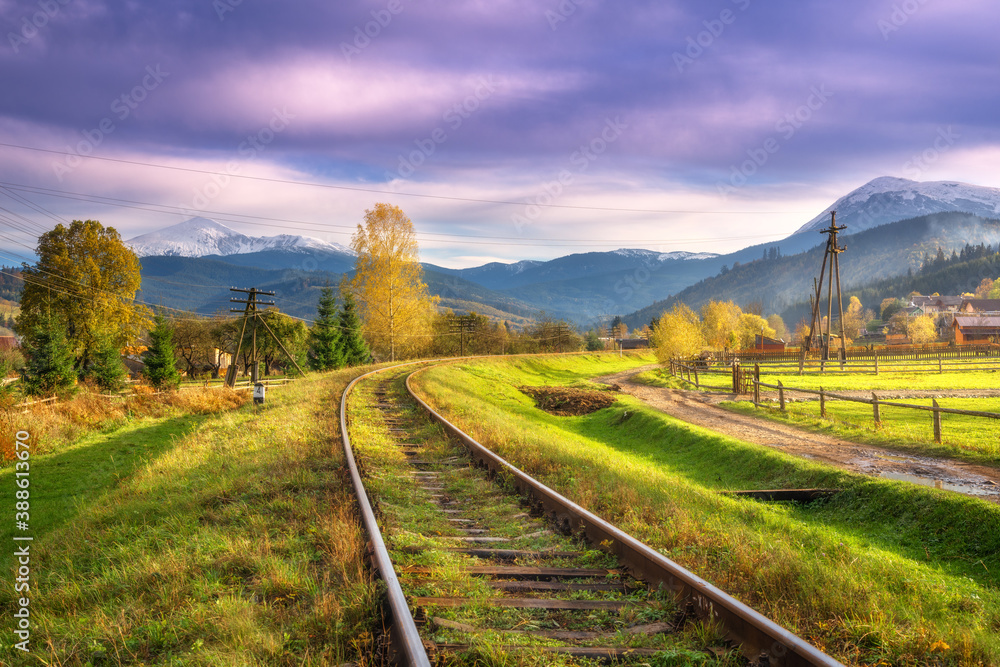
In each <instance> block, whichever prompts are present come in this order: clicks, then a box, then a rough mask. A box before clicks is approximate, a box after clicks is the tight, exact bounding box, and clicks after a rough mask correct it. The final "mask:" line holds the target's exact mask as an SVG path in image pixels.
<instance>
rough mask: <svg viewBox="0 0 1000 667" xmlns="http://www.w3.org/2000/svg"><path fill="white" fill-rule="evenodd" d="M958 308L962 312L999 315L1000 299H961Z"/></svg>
mask: <svg viewBox="0 0 1000 667" xmlns="http://www.w3.org/2000/svg"><path fill="white" fill-rule="evenodd" d="M959 310H960V311H961V312H963V313H981V314H986V313H988V314H996V315H1000V299H962V305H961V307H960V309H959Z"/></svg>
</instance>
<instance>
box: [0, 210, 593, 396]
mask: <svg viewBox="0 0 1000 667" xmlns="http://www.w3.org/2000/svg"><path fill="white" fill-rule="evenodd" d="M351 245H352V248H353V249H354V250H355V251H356V252H357V262H356V266H355V271H354V272H353V275H351V276H345V277H344V279H343V280H341V282H340V284H339V286H338V287H336V288H335V287H333V286H331V285H329V284H328V285H326V286H325V287H324V288H322V289H321V290H320V295H319V303H318V306H317V313H316V318H315V321H314V322H312V324H311V326H310V325H307V323H306V322H304V321H302V320H301V319H297V318H293V317H290V316H288V315H286V314H284V313H281V312H280V311H279V310H278V309H276V308H268V309H266V310H262V311H259V312H257V313H255V315H254V317H253V318H251V321H250V322H249V323H244V321H243V319H242V318H236V317H232V316H230V315H223V314H219V315H216V316H210V317H203V316H198V315H195V314H193V313H186V312H172V311H169V310H165V311H163V312H154V311H153V309H151V308H149V307H148V306H146V305H144V304H141V303H137V302H136V300H135V299H136V294H137V292H138V290H139V288H140V284H141V274H140V264H139V261H138V258H137V257H136V256H135V254H134V253H133V252H132V251H131V250H130V249H129V248H128V247H127V246H125V244H124V243H123V242H122V240H121V237H120V236H119V234H118V232H117V231H115V230H114V229H113V228H110V227H108V228H105V227H104V226H103V225H101V224H100V222H98V221H96V220H86V221H79V220H75V221H73V222H72V223H71V224H69V225H62V224H60V225H57V226H56V227H55V229H53V230H51V231H49V232H46V233H45V234H42V235H41V236H40V237H39V242H38V247H37V249H36V254H37V256H38V261H37V262H36V263H35V264H34V265H30V266H29V265H27V264H26V265H24V266H23V268H22V269H21V270H20V272H19V273H20V276H19V277H20V279H21V280H22V281H23V287H22V288H21V291H20V295H19V296H20V305H21V313H20V315H19V316H18V317H17V319H16V321H15V322H11V324H13V325H14V326H15V327H16V329H17V332H18V334H19V336H20V338H21V344H22V349H21V351H19V352H3V353H0V372H2V373H3V375H4V376H7V375H9V374H10V372H11V371H13V370H17V371H19V372H20V375H21V379H22V383H21V385H22V387H23V389H24V392H25V393H26V394H28V395H41V394H51V393H59V392H69V391H72V390H73V388H74V387H76V386H77V384H78V383H79V382H85V383H90V384H93V385H95V386H96V387H98V388H99V389H101V390H108V391H115V390H119V389H121V388H122V387H123V386H124V384H125V381H126V379H127V377H128V375H129V372H128V369H127V368H126V364H125V361H124V360H123V359H128V358H131V359H133V360H135V361H138V362H141V365H142V375H143V377H144V378H145V379H146V381H148V382H149V383H150V384H151V385H152V386H154V387H157V388H168V389H169V388H173V387H176V386H177V385H178V383H179V381H180V375H181V373H183V374H186V375H187V376H189V377H198V376H216V377H217V376H218V375H219V374H220V371H221V369H222V367H223V365H224V364H225V363H226V362H227V361H229V362H230V363H232V364H236V365H237V366H238V367H239V368H241V369H242V371H243V373H244V374H249V370H250V367H251V366H252V362H253V359H255V358H256V359H258V361H259V363H261V365H262V369H263V372H264V374H265V375H266V374H268V373H270V372H272V371H277V372H288V371H290V370H291V369H290V366H291V365H292V364H291V362H290V360H288V359H286V358H285V357H284V356H283V354H284V352H283V351H282V350H281V346H279V345H278V344H277V342H276V341H275V340H274V339H273V338H271V337H270V336H265V335H257V336H256V337H255V336H254V335H253V331H254V325H255V324H259V325H260V326H261V327H262V328H263V329H266V330H270V331H271V332H273V333H274V335H275V337H276V338H277V339H279V340H281V341H282V344H283V346H284V348H285V350H287V351H288V353H289V354H291V356H292V357H293V358H294V360H295V361H296V363H297V364H298V365H300V366H303V367H308V368H310V369H311V370H315V371H325V370H331V369H336V368H342V367H344V366H352V365H358V364H365V363H371V362H373V361H378V360H388V361H392V360H396V359H402V358H413V357H418V356H451V355H457V354H513V353H523V352H569V351H574V350H578V349H580V348H581V347H582V346H583V343H584V341H583V339H582V338H581V337H580V336H579V335H578V334H577V333H576V332H575V331H573V329H572V327H571V326H570V325H569V324H568V323H566V322H565V321H556V320H553V319H551V318H549V317H547V316H545V315H544V313H543V314H542V315H541V316H540V317H539V318H537V319H536V321H535V322H534V323H533V324H532V325H530V326H527V327H524V328H523V329H521V330H514V329H512V328H511V327H510V326H509V325H508V323H506V322H501V321H495V320H490V319H489V318H486V317H484V316H482V315H478V314H476V313H475V312H469V313H463V314H456V313H454V312H451V311H447V312H438V310H437V308H436V306H437V297H433V296H431V295H429V293H428V291H427V286H426V284H425V283H424V282H423V277H422V271H423V270H422V267H421V266H420V264H419V259H418V249H417V243H416V240H415V233H414V229H413V223H412V222H411V221H410V220H409V218H407V217H406V215H405V214H404V213H403V212H402V211H401V210H400V209H399V208H398V207H395V206H390V205H388V204H377V205H376V206H375V207H373V208H372V209H370V210H367V211H365V216H364V221H363V223H362V224H359V225H358V227H357V231H356V233H355V234H354V236H353V238H352V244H351ZM7 273H11V272H7ZM2 323H3V322H0V324H2ZM264 325H266V326H264ZM241 338H242V343H243V344H242V345H240V343H241ZM254 341H255V343H256V347H253V344H252V343H253V342H254ZM237 349H239V350H240V351H241V352H240V358H238V359H231V360H230V359H229V358H228V357H229V356H230V355H233V354H235V351H236V350H237Z"/></svg>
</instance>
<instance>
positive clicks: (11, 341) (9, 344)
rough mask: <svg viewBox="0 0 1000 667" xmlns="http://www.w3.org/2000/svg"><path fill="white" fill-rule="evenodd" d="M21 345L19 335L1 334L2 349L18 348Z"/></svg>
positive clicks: (0, 343)
mask: <svg viewBox="0 0 1000 667" xmlns="http://www.w3.org/2000/svg"><path fill="white" fill-rule="evenodd" d="M20 347H21V343H19V342H18V340H17V336H0V350H16V349H18V348H20Z"/></svg>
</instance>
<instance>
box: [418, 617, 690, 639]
mask: <svg viewBox="0 0 1000 667" xmlns="http://www.w3.org/2000/svg"><path fill="white" fill-rule="evenodd" d="M431 621H433V622H434V624H435V625H437V626H438V627H442V628H448V629H450V630H457V631H459V632H465V633H468V634H481V633H484V632H496V633H501V634H505V635H529V636H532V637H544V638H546V639H563V640H567V639H590V640H593V639H608V638H610V637H616V636H617V633H615V632H592V631H590V632H588V631H573V630H500V629H491V628H477V627H474V626H471V625H468V624H466V623H458V622H456V621H450V620H448V619H446V618H438V617H437V616H434V617H432V618H431ZM673 630H674V626H672V625H671V624H669V623H650V624H647V625H636V626H633V627H631V628H626V629H624V630H622V633H623V634H627V635H656V634H660V633H664V632H672V631H673Z"/></svg>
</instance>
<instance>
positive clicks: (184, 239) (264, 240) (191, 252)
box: [125, 217, 355, 257]
mask: <svg viewBox="0 0 1000 667" xmlns="http://www.w3.org/2000/svg"><path fill="white" fill-rule="evenodd" d="M125 245H127V246H129V247H130V248H132V251H133V252H135V254H136V255H137V256H139V257H153V256H167V257H169V256H175V257H205V256H209V255H217V256H220V257H227V256H229V255H243V254H250V253H255V252H264V251H268V250H287V251H293V252H327V253H332V254H343V255H349V256H351V257H353V256H354V255H355V253H354V251H353V250H351V249H350V248H347V247H345V246H342V245H340V244H339V243H330V242H328V241H323V240H322V239H317V238H315V237H312V236H299V235H294V234H278V235H276V236H247V235H246V234H241V233H240V232H237V231H236V230H234V229H231V228H230V227H227V226H226V225H224V224H222V223H221V222H218V221H217V220H213V219H211V218H203V217H194V218H190V219H188V220H185V221H183V222H179V223H177V224H176V225H171V226H170V227H164V228H163V229H158V230H156V231H153V232H149V233H147V234H141V235H139V236H135V237H133V238H131V239H128V240H127V241H125Z"/></svg>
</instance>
